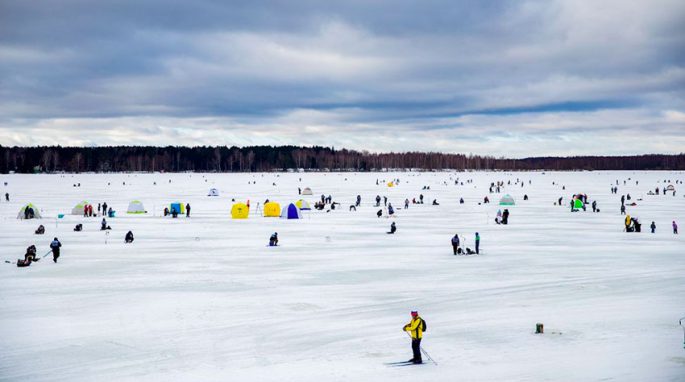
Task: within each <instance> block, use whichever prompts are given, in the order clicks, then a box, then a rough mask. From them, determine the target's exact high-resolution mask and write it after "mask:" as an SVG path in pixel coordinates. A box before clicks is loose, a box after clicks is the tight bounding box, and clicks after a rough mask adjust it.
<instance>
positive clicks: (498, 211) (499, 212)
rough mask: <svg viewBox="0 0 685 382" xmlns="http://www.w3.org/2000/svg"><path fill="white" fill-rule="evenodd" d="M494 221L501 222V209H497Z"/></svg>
mask: <svg viewBox="0 0 685 382" xmlns="http://www.w3.org/2000/svg"><path fill="white" fill-rule="evenodd" d="M495 223H497V224H502V210H497V216H495Z"/></svg>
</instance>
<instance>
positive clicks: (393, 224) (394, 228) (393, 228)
mask: <svg viewBox="0 0 685 382" xmlns="http://www.w3.org/2000/svg"><path fill="white" fill-rule="evenodd" d="M395 231H397V227H396V226H395V222H392V223H391V224H390V232H388V234H390V235H392V234H394V233H395Z"/></svg>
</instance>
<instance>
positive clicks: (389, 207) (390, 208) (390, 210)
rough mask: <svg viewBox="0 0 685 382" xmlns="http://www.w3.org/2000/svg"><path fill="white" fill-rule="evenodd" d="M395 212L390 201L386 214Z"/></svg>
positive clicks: (390, 214)
mask: <svg viewBox="0 0 685 382" xmlns="http://www.w3.org/2000/svg"><path fill="white" fill-rule="evenodd" d="M394 213H395V209H394V208H392V203H388V215H389V216H392V215H393V214H394Z"/></svg>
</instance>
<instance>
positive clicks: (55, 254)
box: [52, 250, 59, 263]
mask: <svg viewBox="0 0 685 382" xmlns="http://www.w3.org/2000/svg"><path fill="white" fill-rule="evenodd" d="M58 257H59V251H54V250H53V251H52V261H54V262H55V263H56V262H57V258H58Z"/></svg>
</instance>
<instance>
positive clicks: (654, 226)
mask: <svg viewBox="0 0 685 382" xmlns="http://www.w3.org/2000/svg"><path fill="white" fill-rule="evenodd" d="M649 228H651V229H652V233H654V231H656V224H655V223H654V222H652V224H651V225H650V226H649Z"/></svg>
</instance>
